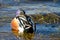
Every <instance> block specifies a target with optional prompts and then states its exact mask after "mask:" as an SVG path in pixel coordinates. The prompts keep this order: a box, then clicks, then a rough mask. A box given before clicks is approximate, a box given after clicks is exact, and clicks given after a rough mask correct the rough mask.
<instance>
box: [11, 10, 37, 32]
mask: <svg viewBox="0 0 60 40" xmlns="http://www.w3.org/2000/svg"><path fill="white" fill-rule="evenodd" d="M34 26H35V24H34V22H33V20H32V19H31V17H30V16H27V15H26V14H25V11H24V10H18V11H17V12H16V17H14V18H13V19H12V21H11V28H12V29H13V30H16V31H18V33H23V32H29V33H33V31H34ZM35 29H36V28H35Z"/></svg>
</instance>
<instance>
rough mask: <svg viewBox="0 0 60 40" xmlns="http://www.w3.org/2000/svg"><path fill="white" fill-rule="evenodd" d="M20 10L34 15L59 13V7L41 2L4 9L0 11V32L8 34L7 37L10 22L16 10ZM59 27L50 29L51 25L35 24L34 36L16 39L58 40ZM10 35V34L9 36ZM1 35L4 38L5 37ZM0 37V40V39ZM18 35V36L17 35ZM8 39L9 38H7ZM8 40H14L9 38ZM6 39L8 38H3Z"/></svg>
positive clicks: (9, 31) (9, 30)
mask: <svg viewBox="0 0 60 40" xmlns="http://www.w3.org/2000/svg"><path fill="white" fill-rule="evenodd" d="M19 8H22V9H24V10H25V12H26V14H35V13H51V12H56V13H60V5H59V4H56V3H53V2H47V3H46V2H41V3H20V4H19V5H17V6H9V7H6V8H1V9H0V32H8V33H6V34H7V35H11V33H12V30H11V25H10V22H11V20H12V18H13V17H15V13H16V10H17V9H19ZM55 25H56V24H55ZM59 30H60V25H59V24H58V25H56V26H55V27H52V25H51V24H48V25H46V24H36V32H35V33H34V34H29V35H30V37H29V36H26V35H27V34H26V35H23V36H22V37H17V38H18V39H20V40H24V39H27V38H28V39H29V40H55V39H56V40H59V39H60V31H59ZM9 33H10V34H9ZM6 34H5V35H3V34H1V35H3V37H4V36H6ZM1 35H0V39H2V38H1ZM17 35H18V34H17ZM9 37H10V36H9ZM11 37H12V39H11V38H9V40H10V39H11V40H14V39H15V38H13V36H11ZM4 39H8V37H6V38H4Z"/></svg>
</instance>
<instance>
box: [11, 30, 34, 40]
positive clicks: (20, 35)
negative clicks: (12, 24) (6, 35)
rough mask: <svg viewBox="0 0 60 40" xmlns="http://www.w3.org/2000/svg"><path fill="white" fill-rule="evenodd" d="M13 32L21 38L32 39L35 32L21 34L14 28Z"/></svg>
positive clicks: (24, 39) (22, 39)
mask: <svg viewBox="0 0 60 40" xmlns="http://www.w3.org/2000/svg"><path fill="white" fill-rule="evenodd" d="M12 32H13V34H14V35H15V36H16V37H18V38H19V39H21V40H32V39H33V38H34V33H23V34H19V33H18V31H16V30H12Z"/></svg>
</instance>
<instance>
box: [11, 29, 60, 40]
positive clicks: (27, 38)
mask: <svg viewBox="0 0 60 40" xmlns="http://www.w3.org/2000/svg"><path fill="white" fill-rule="evenodd" d="M12 33H13V34H14V35H15V36H16V37H17V38H18V39H19V40H60V33H58V32H57V33H50V34H49V33H48V32H47V34H43V33H23V34H19V33H18V31H16V30H12ZM48 34H49V35H48Z"/></svg>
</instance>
